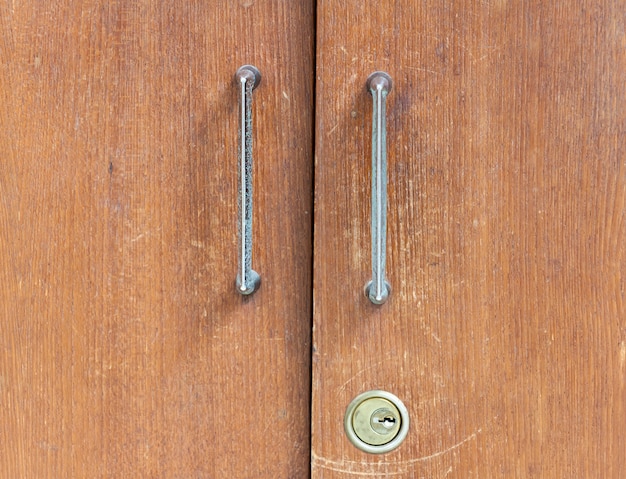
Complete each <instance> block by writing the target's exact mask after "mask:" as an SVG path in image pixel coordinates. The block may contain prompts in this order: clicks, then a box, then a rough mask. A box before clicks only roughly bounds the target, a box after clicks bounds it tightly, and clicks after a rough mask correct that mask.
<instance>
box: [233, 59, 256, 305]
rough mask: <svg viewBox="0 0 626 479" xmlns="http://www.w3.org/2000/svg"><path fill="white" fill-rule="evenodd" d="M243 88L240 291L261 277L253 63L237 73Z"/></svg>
mask: <svg viewBox="0 0 626 479" xmlns="http://www.w3.org/2000/svg"><path fill="white" fill-rule="evenodd" d="M235 80H236V83H237V84H238V87H239V90H240V100H239V122H240V123H239V168H238V176H239V194H238V199H237V204H238V209H239V221H238V224H237V232H238V240H239V242H238V244H239V270H238V273H237V280H236V285H237V291H238V292H239V293H241V294H244V295H248V294H252V293H254V292H255V291H256V290H257V288H258V287H259V285H260V283H261V277H260V276H259V274H258V273H257V272H256V271H254V270H253V269H252V90H254V89H255V88H256V86H257V85H258V84H259V82H260V81H261V73H260V72H259V70H258V69H257V68H255V67H253V66H252V65H244V66H242V67H241V68H239V69H238V70H237V73H235Z"/></svg>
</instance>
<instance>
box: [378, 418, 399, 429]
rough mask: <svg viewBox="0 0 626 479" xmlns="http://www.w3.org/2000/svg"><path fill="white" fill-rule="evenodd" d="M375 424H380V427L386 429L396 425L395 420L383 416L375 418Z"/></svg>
mask: <svg viewBox="0 0 626 479" xmlns="http://www.w3.org/2000/svg"><path fill="white" fill-rule="evenodd" d="M376 422H378V423H379V424H382V426H383V427H386V428H387V429H391V428H392V427H394V426H395V425H396V418H395V417H392V416H385V417H383V418H376Z"/></svg>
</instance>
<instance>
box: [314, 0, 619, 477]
mask: <svg viewBox="0 0 626 479" xmlns="http://www.w3.org/2000/svg"><path fill="white" fill-rule="evenodd" d="M625 9H626V4H625V3H624V2H623V1H610V2H600V1H594V0H586V1H582V2H575V3H574V4H572V3H569V4H567V5H565V4H562V3H545V2H538V1H526V2H506V1H494V2H456V3H454V4H450V3H445V2H443V3H442V2H435V1H433V2H429V1H427V2H419V3H416V2H409V1H402V0H398V1H384V2H380V1H378V2H356V1H355V2H339V1H333V0H320V1H319V2H318V31H317V38H318V45H317V86H316V91H317V98H316V173H315V182H316V185H315V192H316V214H315V246H314V251H315V253H314V257H315V266H314V305H315V306H314V345H313V350H314V355H313V385H312V390H313V405H312V418H313V419H312V477H314V478H316V479H318V478H343V477H346V478H347V477H372V476H376V477H433V478H437V477H446V478H452V477H459V478H468V477H481V478H483V477H529V478H530V477H541V478H546V477H554V478H556V477H593V476H602V477H614V478H618V477H621V475H623V473H624V470H626V462H625V461H626V454H624V452H625V451H626V433H625V432H624V431H625V429H624V427H623V426H624V424H626V407H625V404H626V389H625V386H624V385H625V382H626V376H625V374H626V366H625V365H626V306H625V302H624V288H625V278H626V254H625V253H626V222H625V221H624V220H625V217H626V164H625V163H624V156H625V152H626V147H625V145H624V125H625V124H626V108H625V107H624V102H623V101H622V100H623V98H625V97H626V88H625V86H624V81H623V78H624V77H625V73H626V58H625V57H624V51H625V50H624V46H625V45H626V38H625V36H624V35H625V34H624V32H625V18H624V15H623V12H624V11H625ZM375 70H386V71H387V72H389V73H390V74H391V76H392V77H393V79H394V90H393V91H392V93H391V94H390V95H389V97H388V109H387V112H388V120H387V122H388V123H387V124H388V150H389V182H390V184H389V222H388V255H389V258H388V277H389V280H390V283H391V285H392V288H393V292H392V296H391V299H390V300H389V301H388V303H386V304H385V305H383V306H380V307H377V306H373V305H371V304H370V303H369V301H368V300H367V298H366V297H365V295H364V294H363V286H364V285H365V283H366V281H367V280H368V276H369V275H370V274H371V273H370V271H371V269H370V257H369V255H370V232H369V214H370V211H369V208H370V206H369V205H370V203H369V202H370V172H369V168H370V166H369V164H370V151H369V148H370V135H371V131H370V130H371V126H370V124H371V98H370V96H369V94H368V92H367V91H366V90H365V86H364V85H365V80H366V78H367V76H368V75H369V74H370V73H371V72H372V71H375ZM370 389H385V390H388V391H390V392H392V393H395V394H396V395H398V396H399V397H400V398H401V399H402V400H403V401H404V402H405V404H406V405H407V406H408V409H409V412H410V415H411V421H412V422H411V430H410V432H409V435H408V438H407V439H406V441H405V442H404V443H403V445H401V446H400V447H399V448H398V449H397V450H395V451H393V452H391V453H389V454H386V455H383V456H373V455H367V454H365V453H362V452H360V451H358V450H357V449H356V448H354V447H353V446H352V445H351V444H350V443H349V442H348V440H347V438H346V436H345V434H344V432H343V415H344V412H345V409H346V407H347V405H348V403H349V402H350V401H351V400H352V398H353V397H355V396H356V395H357V394H359V393H361V392H363V391H366V390H370Z"/></svg>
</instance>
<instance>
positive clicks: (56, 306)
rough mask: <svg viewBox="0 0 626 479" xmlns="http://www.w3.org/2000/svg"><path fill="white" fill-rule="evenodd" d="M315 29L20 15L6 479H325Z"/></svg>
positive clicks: (154, 7)
mask: <svg viewBox="0 0 626 479" xmlns="http://www.w3.org/2000/svg"><path fill="white" fill-rule="evenodd" d="M313 21H314V15H313V4H312V2H306V1H303V2H291V3H290V4H289V5H288V6H287V5H285V4H282V3H276V2H270V1H256V2H252V1H243V0H242V1H237V2H226V3H224V2H194V1H192V2H187V1H185V2H182V1H168V2H148V1H139V2H123V1H110V2H109V1H107V2H100V1H81V2H70V1H65V0H56V1H50V2H26V3H24V2H3V3H2V5H1V6H0V22H1V28H0V32H1V33H0V56H1V57H0V65H1V67H0V69H1V70H0V71H1V74H0V92H1V95H2V101H0V121H1V123H2V125H3V127H2V129H0V145H1V146H0V150H2V152H3V155H2V156H3V158H2V160H1V161H0V315H1V317H0V423H1V424H2V427H0V470H1V471H3V472H2V475H3V477H22V478H29V477H32V478H35V477H36V478H45V477H50V478H58V477H181V478H182V477H185V478H188V477H290V478H299V477H305V476H306V475H307V474H308V470H309V424H308V423H309V414H308V403H309V391H310V374H309V371H310V365H309V361H310V303H311V300H310V294H311V293H310V291H311V284H310V282H311V278H310V277H311V267H310V264H311V225H310V223H311V220H310V218H311V208H312V204H311V198H312V195H311V188H312V183H311V182H312V165H311V163H312V162H311V152H312V117H311V115H310V111H311V105H312V101H313V99H312V85H313V83H312V81H313V28H314V25H313ZM244 63H252V64H255V65H256V66H257V67H258V68H259V69H260V70H261V72H262V73H263V82H262V84H261V86H260V87H259V88H258V90H257V91H255V99H254V124H255V138H254V141H255V143H254V150H255V159H256V164H255V219H254V221H255V231H254V235H255V246H254V247H255V250H254V255H255V268H257V269H258V271H259V272H260V273H261V275H262V277H263V283H262V286H261V289H260V290H259V291H258V293H256V294H255V295H254V296H253V297H251V298H247V299H242V298H241V297H240V296H239V295H238V294H237V293H236V292H235V288H234V280H235V274H236V215H237V203H236V198H237V196H236V191H237V173H236V172H237V170H236V161H237V160H236V155H237V128H238V123H237V104H238V97H237V94H236V91H235V88H234V86H233V84H232V78H233V75H234V73H235V71H236V69H237V68H238V67H239V66H240V65H242V64H244Z"/></svg>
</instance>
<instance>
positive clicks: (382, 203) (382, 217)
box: [365, 71, 392, 304]
mask: <svg viewBox="0 0 626 479" xmlns="http://www.w3.org/2000/svg"><path fill="white" fill-rule="evenodd" d="M391 87H392V81H391V77H390V76H389V75H388V74H387V73H385V72H380V71H379V72H374V73H372V74H371V75H370V76H369V77H368V78H367V89H368V90H369V91H370V93H371V94H372V99H373V113H372V217H371V226H372V280H371V281H370V282H368V283H367V285H366V287H365V294H366V295H367V297H368V298H369V299H370V301H371V302H372V303H374V304H383V303H384V302H385V301H387V298H389V294H391V286H390V285H389V283H388V282H387V279H386V278H385V263H386V260H387V258H386V248H387V124H386V118H385V110H386V108H385V106H386V100H387V95H388V94H389V92H390V91H391Z"/></svg>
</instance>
